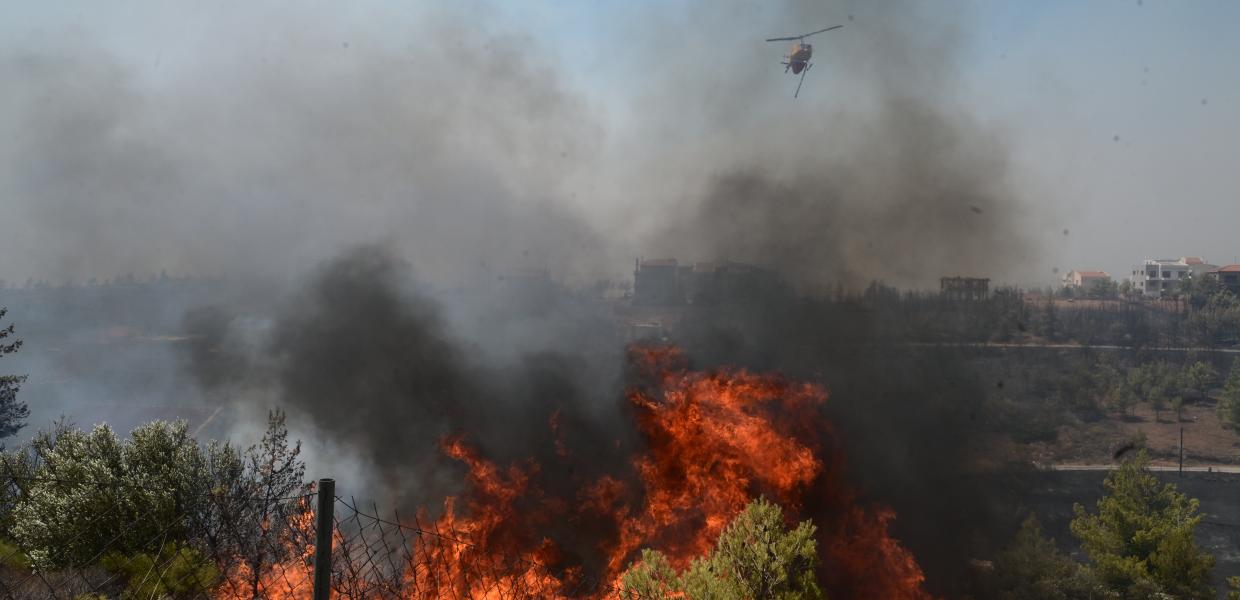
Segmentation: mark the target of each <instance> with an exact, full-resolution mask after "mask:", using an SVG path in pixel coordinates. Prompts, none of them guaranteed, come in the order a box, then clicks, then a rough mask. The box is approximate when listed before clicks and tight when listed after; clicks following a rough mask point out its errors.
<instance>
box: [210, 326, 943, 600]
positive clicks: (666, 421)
mask: <svg viewBox="0 0 1240 600" xmlns="http://www.w3.org/2000/svg"><path fill="white" fill-rule="evenodd" d="M630 360H631V361H632V363H633V365H634V366H635V368H636V370H637V371H638V372H639V373H640V374H641V375H643V376H644V377H645V381H646V382H647V385H644V386H635V387H633V388H632V389H630V390H629V391H628V392H627V394H626V399H627V403H628V405H629V407H630V408H631V409H632V413H633V414H634V416H635V419H636V426H637V431H638V433H640V436H641V439H642V441H643V442H644V444H645V445H644V448H643V451H642V452H641V453H639V454H637V455H636V456H633V457H631V460H630V465H631V468H632V471H633V472H632V474H630V475H627V476H626V475H624V474H609V475H602V476H599V477H597V478H595V479H593V480H590V481H584V482H581V483H580V485H578V487H577V488H576V490H577V491H576V492H575V495H574V496H573V497H570V498H561V497H558V496H556V495H555V494H549V493H545V492H544V490H542V489H540V487H539V485H538V481H539V475H540V465H538V464H537V463H535V462H534V461H532V460H529V461H525V462H522V463H518V464H512V465H508V466H506V467H501V466H499V465H497V464H495V463H494V462H492V461H490V460H488V459H486V458H485V457H484V456H482V455H481V454H480V453H479V452H478V451H477V450H475V449H474V448H472V447H471V446H470V445H468V444H466V443H465V441H464V439H463V438H461V437H453V438H449V439H447V440H445V441H444V442H443V444H442V449H443V451H444V453H445V454H446V455H447V456H449V457H451V458H453V459H455V460H457V461H460V462H461V463H462V464H464V465H465V467H466V468H467V471H468V475H467V486H466V490H467V491H466V493H465V494H464V495H462V496H461V497H460V498H451V497H450V498H447V499H445V501H444V506H443V508H444V510H443V513H442V516H440V517H439V518H438V519H435V520H433V521H432V520H428V519H426V518H425V513H420V514H419V517H418V519H417V523H418V525H417V526H418V527H419V528H420V529H421V530H422V531H423V532H424V533H423V535H422V536H421V537H420V541H419V543H418V544H417V545H416V547H415V548H414V549H413V551H412V552H411V553H410V555H409V556H408V564H407V566H406V568H405V569H404V574H403V581H402V582H401V583H402V585H401V587H402V591H400V592H399V593H393V594H392V595H390V596H389V595H385V594H379V595H378V597H401V598H419V599H421V598H426V599H430V598H440V597H457V598H513V597H538V598H579V597H589V598H602V597H613V596H616V595H617V589H618V582H619V580H620V578H621V577H622V576H623V574H624V572H625V569H627V567H628V565H629V563H630V562H631V561H632V560H634V558H635V557H636V555H637V554H638V551H639V550H640V549H641V548H643V547H653V548H657V549H659V550H661V551H662V552H664V553H665V554H666V555H667V556H668V558H669V559H670V560H671V561H672V562H673V564H674V565H676V566H677V567H681V568H682V567H684V566H686V565H687V564H688V563H689V561H690V560H691V559H692V558H693V557H695V556H699V555H703V554H706V553H708V552H710V550H711V548H712V547H713V544H714V540H715V539H716V538H717V537H718V536H719V534H720V532H721V531H722V530H723V528H724V527H725V526H726V525H727V523H729V522H730V521H731V520H732V519H733V518H735V517H736V515H737V514H739V513H740V512H741V511H742V510H743V509H744V508H745V506H746V504H748V503H749V502H750V501H751V500H752V499H753V498H755V497H757V496H758V495H766V496H767V497H769V498H771V499H772V500H774V501H776V502H778V503H779V504H780V505H781V506H782V507H783V508H784V510H785V513H786V514H787V515H788V516H789V518H790V519H793V520H800V519H803V518H805V517H807V516H812V517H813V518H814V520H815V524H816V525H817V526H818V535H819V551H820V554H821V556H822V559H823V560H822V564H823V573H822V580H823V582H824V584H825V585H826V589H827V590H828V595H829V596H830V597H832V598H860V599H871V598H872V599H884V600H886V599H896V600H903V599H910V600H922V599H928V598H930V596H929V595H928V594H927V593H926V592H925V591H924V589H923V582H924V579H925V578H924V575H923V574H922V571H921V569H920V567H919V566H918V565H917V562H916V560H915V559H914V558H913V556H912V554H911V553H910V552H909V551H908V550H907V549H905V548H904V547H903V546H902V545H901V544H900V543H899V542H898V541H897V540H895V539H893V538H891V537H890V535H889V534H888V525H889V523H890V522H891V520H892V519H894V518H895V514H894V513H893V512H892V511H890V510H887V509H883V508H875V509H866V508H863V507H861V506H859V505H858V504H857V502H856V500H855V496H854V494H853V493H852V492H851V491H850V490H849V489H848V487H847V486H846V485H845V484H844V482H843V481H841V479H842V461H841V459H840V452H839V451H838V449H835V448H833V447H832V437H831V429H830V426H829V423H827V422H826V421H825V420H824V418H823V417H822V414H821V410H820V409H821V406H822V405H823V403H825V402H826V400H827V394H826V392H825V391H824V390H823V389H822V388H820V387H818V386H815V385H811V384H805V383H796V382H791V381H788V380H786V379H785V378H783V377H780V376H777V375H762V374H754V373H750V372H748V371H744V370H726V369H725V370H717V371H708V372H700V371H692V370H689V369H688V368H687V366H686V364H687V361H686V360H685V358H684V357H683V355H682V354H681V352H680V351H679V350H678V349H676V348H674V347H645V348H633V349H631V350H630ZM548 425H549V429H550V430H551V433H552V435H553V436H554V438H553V441H554V442H555V453H556V456H557V457H558V458H559V459H561V460H573V457H572V456H571V454H570V452H569V451H568V450H567V448H566V447H565V446H564V444H563V441H562V439H561V435H560V434H561V433H562V431H561V430H562V428H563V426H564V425H563V423H562V422H561V420H560V418H559V413H558V412H556V413H553V414H552V416H551V417H550V419H549V420H548ZM824 456H828V457H830V460H829V462H826V463H824V458H823V457H824ZM824 507H825V508H824ZM423 523H430V524H429V525H424V524H423ZM586 523H590V524H594V525H597V524H599V523H602V524H604V525H606V526H605V527H593V528H591V529H590V531H591V533H585V532H584V529H585V528H584V525H583V524H586ZM556 524H559V525H563V524H568V525H569V526H570V527H573V526H579V527H582V531H581V532H580V533H579V536H580V537H586V538H587V541H590V540H592V546H593V548H594V550H593V551H594V552H595V554H596V556H593V557H583V556H580V554H581V553H580V551H579V550H575V551H573V552H566V549H567V548H566V546H565V545H564V544H563V543H557V542H556V541H555V540H553V539H552V537H551V536H549V535H547V534H544V533H540V532H545V531H547V530H548V529H550V526H552V525H556ZM599 531H602V533H599ZM590 536H593V537H590ZM564 541H566V540H561V542H564ZM573 541H574V542H580V541H581V540H580V539H577V540H573ZM581 546H585V547H588V546H591V544H581ZM576 547H577V546H576V545H574V548H576ZM574 553H575V554H574ZM570 555H572V556H571V557H570ZM514 557H515V559H514ZM302 558H303V560H302V561H301V563H300V564H303V565H305V564H309V563H308V562H307V561H305V560H304V558H305V556H304V555H303V556H302ZM587 564H588V565H591V566H590V567H589V570H590V571H591V573H590V575H592V577H591V578H592V579H594V578H596V580H598V581H602V582H604V585H602V586H593V587H591V586H585V584H586V582H587V575H586V570H587V569H586V568H585V567H584V566H583V565H587ZM239 575H246V574H245V573H241V574H239ZM231 577H232V576H231V575H230V578H231ZM308 579H309V578H307V580H308ZM223 597H229V596H223ZM303 597H304V594H303Z"/></svg>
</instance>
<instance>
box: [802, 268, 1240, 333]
mask: <svg viewBox="0 0 1240 600" xmlns="http://www.w3.org/2000/svg"><path fill="white" fill-rule="evenodd" d="M1078 297H1080V296H1079V294H1078V293H1073V292H1066V291H1065V290H1043V291H1038V292H1029V291H1026V290H1021V289H1019V288H1014V287H1001V288H997V289H995V290H993V291H992V292H991V293H990V294H989V296H988V297H986V298H984V299H978V300H961V299H954V298H950V297H947V296H944V295H942V294H938V293H930V292H912V291H901V290H898V289H896V288H893V287H890V286H886V285H884V284H882V283H879V282H873V283H871V284H870V285H869V287H867V288H866V289H865V290H864V291H862V292H859V293H850V292H847V291H845V290H843V289H838V290H836V291H835V292H834V293H832V294H829V295H828V297H827V298H828V299H827V301H829V302H835V303H847V304H854V305H858V306H863V307H866V308H867V309H869V310H872V311H874V312H875V313H876V314H877V315H878V319H876V321H877V322H878V323H879V327H878V333H879V334H880V336H881V337H882V338H884V339H889V340H893V341H915V342H924V343H959V342H967V343H994V342H1000V343H1072V344H1081V345H1118V346H1126V347H1134V348H1168V347H1203V348H1217V347H1228V346H1234V345H1240V298H1237V297H1236V295H1235V294H1233V293H1232V292H1231V291H1230V290H1229V289H1228V288H1226V287H1224V286H1222V285H1221V284H1219V283H1217V282H1215V281H1213V280H1208V279H1207V280H1199V281H1195V282H1188V283H1187V284H1186V285H1185V287H1184V289H1183V290H1182V291H1181V292H1180V293H1179V294H1177V295H1176V296H1175V297H1173V298H1168V299H1165V300H1148V299H1144V298H1141V297H1138V296H1123V295H1120V296H1115V297H1099V298H1097V299H1090V300H1081V301H1077V298H1078Z"/></svg>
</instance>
